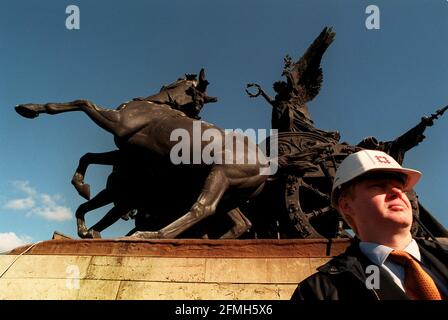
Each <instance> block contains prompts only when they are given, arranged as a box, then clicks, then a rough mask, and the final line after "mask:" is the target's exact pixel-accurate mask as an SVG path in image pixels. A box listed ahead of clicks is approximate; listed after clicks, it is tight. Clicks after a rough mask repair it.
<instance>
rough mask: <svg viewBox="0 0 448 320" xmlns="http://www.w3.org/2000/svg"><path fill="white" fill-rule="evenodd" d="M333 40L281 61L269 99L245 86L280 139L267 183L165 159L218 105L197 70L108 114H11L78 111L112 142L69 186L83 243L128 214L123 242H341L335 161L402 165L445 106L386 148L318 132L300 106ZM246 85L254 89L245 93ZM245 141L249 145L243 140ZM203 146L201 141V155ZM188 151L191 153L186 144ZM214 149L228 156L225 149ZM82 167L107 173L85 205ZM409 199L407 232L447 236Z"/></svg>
mask: <svg viewBox="0 0 448 320" xmlns="http://www.w3.org/2000/svg"><path fill="white" fill-rule="evenodd" d="M334 37H335V33H334V32H333V31H332V29H331V28H324V29H323V31H322V32H321V33H320V34H319V36H318V37H317V38H316V39H315V40H314V41H313V43H312V44H311V45H310V47H309V48H308V49H307V50H306V52H305V54H304V55H303V56H302V57H301V58H300V59H299V60H298V61H297V62H293V61H292V59H291V57H289V56H287V57H286V58H285V60H284V70H283V73H282V76H285V77H286V81H277V82H275V83H274V86H273V87H274V90H275V92H276V95H275V98H271V97H270V96H269V95H268V94H267V93H266V92H265V91H264V90H263V89H262V88H261V86H260V85H258V84H255V83H250V84H248V85H247V89H246V92H247V94H248V95H249V97H251V98H255V97H258V96H262V97H263V98H264V99H265V100H266V101H267V102H268V103H269V104H271V106H272V108H273V109H272V127H273V129H278V132H279V133H278V135H274V136H271V137H269V139H270V140H273V139H275V140H276V142H277V144H276V145H278V159H277V161H278V166H279V171H278V172H277V173H276V174H275V175H274V176H270V177H269V176H267V175H261V174H260V168H261V167H262V165H263V164H262V163H261V162H259V161H258V160H257V162H255V163H253V164H233V163H232V164H226V163H224V164H216V163H215V164H209V163H204V162H201V163H200V164H196V165H186V164H181V165H174V164H173V163H172V162H171V161H170V159H169V153H170V150H171V149H172V148H173V142H172V141H170V133H171V132H172V131H173V130H175V129H176V128H184V129H185V130H187V131H188V132H191V131H192V130H193V129H192V128H193V123H194V121H195V120H196V121H197V120H199V119H200V111H201V109H202V108H203V106H204V105H205V104H206V103H209V102H215V101H217V99H216V98H213V97H209V96H208V95H207V93H206V89H207V85H208V84H209V83H208V81H206V80H205V73H204V71H203V70H201V72H200V74H199V78H198V79H196V75H186V76H185V78H183V79H179V80H178V81H176V82H174V83H173V84H171V85H168V86H164V87H163V88H162V89H161V91H160V92H159V93H158V94H155V95H151V96H149V97H147V98H136V99H134V100H132V101H129V102H127V103H123V104H121V105H120V106H119V107H118V108H117V109H116V110H109V109H104V108H101V107H99V106H96V105H95V104H93V103H91V102H89V101H85V100H76V101H73V102H70V103H48V104H44V105H41V104H24V105H18V106H17V107H16V111H17V112H18V113H19V114H20V115H22V116H24V117H27V118H35V117H37V116H38V115H39V114H40V113H47V114H58V113H62V112H70V111H83V112H84V113H86V114H87V115H88V116H89V117H90V118H91V119H92V120H93V121H94V122H95V123H96V124H97V125H99V126H100V127H102V128H103V129H105V130H106V131H108V132H110V133H112V134H113V135H114V139H115V143H116V145H117V147H118V150H114V151H111V152H106V153H101V154H93V153H88V154H86V155H84V156H83V157H82V158H81V159H80V164H79V166H78V168H77V169H76V172H75V175H74V176H73V179H72V183H73V185H74V186H75V188H76V190H77V191H78V193H79V194H80V195H81V196H82V197H84V198H85V199H87V200H88V201H87V202H86V203H84V204H82V205H80V206H79V208H78V210H77V211H76V217H77V225H78V235H79V236H80V237H82V238H98V237H100V232H101V231H102V230H104V229H105V228H107V227H108V226H110V225H111V224H112V223H114V222H115V221H117V220H118V219H119V218H124V219H128V218H129V217H132V218H135V220H136V227H135V229H133V230H132V231H131V232H130V233H129V234H128V235H130V236H134V237H140V238H176V237H203V238H204V237H210V238H222V239H229V238H238V237H249V238H320V237H324V238H335V237H336V238H337V237H346V236H349V235H348V234H347V232H346V231H345V228H346V227H347V226H345V225H344V223H343V221H342V219H341V218H340V217H339V215H338V213H337V212H336V210H334V209H333V208H332V207H331V205H330V199H329V196H330V190H331V184H332V180H333V176H334V173H335V171H336V168H337V166H338V165H339V163H340V162H341V161H342V160H343V159H344V158H345V157H346V156H347V155H349V154H350V153H353V152H356V151H359V150H360V149H362V148H368V149H379V150H383V151H385V152H387V153H389V154H390V155H391V156H393V157H394V158H395V159H396V160H397V161H398V162H399V163H402V162H403V159H404V155H405V153H406V152H407V151H408V150H409V149H411V148H413V147H414V146H416V145H417V144H418V143H419V142H421V141H422V140H423V139H424V135H423V133H424V131H425V129H426V127H428V126H431V125H432V124H433V121H434V120H435V119H437V117H439V116H441V115H442V114H443V113H444V112H445V111H446V110H447V109H448V106H447V107H444V108H442V109H440V110H438V111H437V112H436V113H434V114H432V115H431V116H430V117H427V118H426V117H424V118H422V121H421V122H420V123H419V124H418V125H417V126H415V127H414V128H412V129H411V130H409V131H408V132H406V133H405V134H403V135H402V136H400V137H398V138H396V139H394V140H391V141H387V142H381V141H377V140H376V139H375V138H374V137H369V138H366V139H364V140H363V141H361V142H360V143H359V144H357V145H349V144H347V143H343V142H340V141H339V139H340V135H339V133H338V132H327V131H324V130H321V129H318V128H316V127H315V126H314V122H313V120H312V119H311V115H310V112H309V110H308V107H307V105H306V103H307V102H309V101H311V100H312V99H313V98H314V97H315V96H316V95H317V94H318V93H319V90H320V88H321V84H322V79H323V72H322V69H321V66H320V63H321V60H322V56H323V54H324V53H325V51H326V50H327V48H328V47H329V45H330V44H331V43H332V41H333V40H334ZM249 88H255V89H256V90H257V91H256V92H255V93H252V92H250V91H249V90H248V89H249ZM200 123H201V124H200V126H201V128H208V129H210V128H212V129H216V130H217V131H218V132H220V134H221V135H222V136H224V132H223V131H222V130H221V129H219V128H217V127H216V126H214V125H212V124H209V123H206V122H200ZM244 142H245V144H248V143H249V142H248V140H247V139H245V140H244ZM205 146H206V144H205V143H202V144H201V146H200V148H201V150H203V149H204V148H205ZM191 148H192V152H193V151H194V150H193V149H194V146H191ZM245 150H246V149H245ZM257 150H258V149H257ZM221 151H222V153H225V152H230V153H232V152H234V150H233V148H232V149H231V150H227V149H226V147H225V146H223V150H221ZM245 156H247V155H245ZM90 164H103V165H110V166H113V172H112V173H111V175H110V176H109V177H108V181H107V184H106V187H105V189H104V190H102V191H101V192H100V193H99V194H97V195H96V196H95V197H93V198H92V199H90V188H89V185H88V184H85V183H84V176H85V173H86V170H87V167H88V165H90ZM198 195H199V196H198ZM410 199H411V200H412V203H413V209H414V215H415V218H416V219H415V225H414V229H413V232H414V235H420V236H422V235H424V236H428V235H432V236H448V232H447V231H446V229H445V228H444V227H443V226H441V225H440V224H439V223H438V222H437V221H436V220H435V219H434V218H433V217H432V216H431V214H430V213H429V212H428V211H427V210H426V209H425V208H424V207H423V206H422V205H421V204H420V202H419V201H418V199H417V197H416V195H415V193H413V194H411V195H410ZM110 203H113V204H114V207H113V208H112V209H111V210H110V211H109V212H108V213H107V214H106V215H105V216H104V217H103V218H102V219H101V220H100V221H99V222H98V223H97V224H95V225H94V226H93V227H91V228H87V226H86V225H85V220H84V216H85V214H86V213H87V212H89V211H91V210H93V209H96V208H99V207H102V206H105V205H107V204H110ZM185 212H187V213H186V214H185ZM214 213H217V214H216V215H214ZM215 216H216V217H215ZM246 216H247V217H246ZM223 218H224V219H227V221H225V220H222V219H223ZM214 219H215V220H214ZM216 219H221V220H218V221H216ZM249 229H250V232H249V233H248V232H246V231H248V230H249ZM153 230H158V231H153Z"/></svg>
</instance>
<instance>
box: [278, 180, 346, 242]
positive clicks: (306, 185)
mask: <svg viewBox="0 0 448 320" xmlns="http://www.w3.org/2000/svg"><path fill="white" fill-rule="evenodd" d="M325 179H326V178H325V177H322V178H317V177H309V178H306V177H297V176H295V175H289V176H288V178H287V182H286V190H285V198H286V199H285V200H286V206H287V210H288V215H289V219H290V221H291V222H292V224H293V227H294V229H295V230H296V231H297V232H298V234H299V236H300V237H301V238H334V237H338V236H340V230H341V227H342V226H341V221H342V220H341V219H340V218H339V214H338V213H337V212H336V211H335V210H334V209H333V208H332V207H331V204H330V196H329V194H330V190H326V189H325V186H327V187H328V182H327V181H326V180H325Z"/></svg>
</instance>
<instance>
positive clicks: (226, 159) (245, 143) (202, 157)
mask: <svg viewBox="0 0 448 320" xmlns="http://www.w3.org/2000/svg"><path fill="white" fill-rule="evenodd" d="M204 127H205V129H204ZM267 133H268V130H266V129H257V130H255V129H247V130H245V131H243V130H242V129H225V130H219V129H217V128H210V127H206V126H205V125H203V122H202V121H194V122H193V127H192V130H191V131H189V130H186V129H183V128H178V129H175V130H173V131H172V132H171V135H170V141H175V142H177V143H176V144H175V145H174V146H173V147H172V148H171V151H170V159H171V162H172V163H173V164H176V165H179V164H242V165H259V166H260V175H273V174H275V173H276V172H277V169H278V163H277V158H278V140H277V139H276V136H277V129H271V130H269V133H270V134H269V136H268V134H267Z"/></svg>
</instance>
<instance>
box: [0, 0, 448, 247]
mask: <svg viewBox="0 0 448 320" xmlns="http://www.w3.org/2000/svg"><path fill="white" fill-rule="evenodd" d="M71 4H74V5H77V6H78V7H79V9H80V30H68V29H67V28H66V27H65V20H66V18H67V16H68V15H67V14H66V13H65V9H66V7H67V6H68V5H71ZM370 4H374V5H377V6H378V7H379V9H380V29H379V30H368V29H367V28H366V27H365V20H366V18H367V16H368V15H367V14H366V13H365V9H366V7H367V6H368V5H370ZM324 26H332V27H333V28H334V30H335V31H336V39H335V41H334V43H333V44H332V45H331V46H330V48H329V50H328V51H327V53H326V54H325V56H324V59H323V63H322V66H323V70H324V83H323V87H322V90H321V93H320V95H319V96H318V97H317V98H316V99H315V100H314V101H313V102H312V103H310V105H309V108H310V111H311V114H312V117H313V119H314V121H315V123H316V125H317V126H318V127H319V128H322V129H325V130H338V131H340V132H341V135H342V140H343V141H347V142H349V143H351V144H356V143H358V142H359V141H360V140H361V139H362V138H363V137H366V136H376V137H377V138H379V139H381V140H391V139H393V138H395V137H396V136H398V135H400V134H401V133H403V132H405V131H406V130H407V129H409V128H411V127H412V126H414V125H415V124H417V123H418V121H419V120H420V117H421V116H423V115H429V114H430V113H431V112H433V111H434V110H436V109H437V108H439V107H442V106H444V105H446V104H448V94H447V84H448V61H447V58H446V57H448V39H447V34H448V1H444V0H431V1H429V0H426V1H424V0H421V1H415V0H395V1H359V0H358V1H348V0H345V1H330V0H328V1H324V0H321V1H298V0H295V1H292V0H290V1H287V0H280V1H267V0H264V1H263V0H257V1H236V0H227V1H205V0H191V1H181V0H173V1H169V2H167V1H162V0H160V1H137V0H132V1H126V2H125V1H105V0H97V1H75V0H72V1H61V0H46V1H37V0H28V1H22V0H14V1H13V0H3V1H1V3H0V41H1V50H0V66H1V68H0V70H1V74H0V108H1V109H0V113H1V116H0V145H1V146H2V149H1V157H0V242H3V244H4V247H5V246H6V245H7V243H8V244H20V243H23V242H29V241H33V242H34V241H38V240H45V239H49V238H50V237H51V235H52V233H53V231H55V230H58V231H60V232H62V233H65V234H67V235H70V236H76V226H75V219H74V217H73V214H74V212H75V210H76V208H77V206H78V205H79V204H81V203H82V201H83V200H82V198H81V197H80V196H78V194H77V192H76V191H75V190H74V189H73V187H72V186H71V184H70V179H71V177H72V174H73V172H74V169H75V167H76V165H77V161H78V159H79V157H80V156H82V155H83V154H84V153H86V152H104V151H109V150H113V149H115V145H114V143H113V138H112V136H111V135H110V134H108V133H107V132H105V131H103V130H102V129H100V128H99V127H97V126H96V125H94V124H93V123H92V122H91V121H90V120H89V119H88V118H87V117H86V116H85V115H84V114H82V113H66V114H63V115H58V116H53V117H51V116H45V115H43V116H41V117H39V118H37V119H35V120H28V119H24V118H21V117H19V116H18V115H17V114H16V113H15V111H14V106H15V105H16V104H19V103H28V102H36V103H44V102H50V101H54V102H63V101H71V100H75V99H78V98H84V99H89V100H91V101H93V102H94V103H96V104H99V105H102V106H104V107H108V108H115V107H116V106H118V105H119V104H120V103H122V102H124V101H127V100H130V99H132V98H133V97H137V96H147V95H149V94H151V93H154V92H156V91H158V90H159V88H160V87H161V85H163V84H167V83H170V82H172V81H173V80H175V79H177V78H178V77H180V76H182V75H183V74H184V73H198V72H199V70H200V68H201V67H204V68H205V69H206V72H207V78H208V80H209V81H210V83H211V84H210V86H209V89H208V92H209V94H210V95H212V96H218V97H219V102H218V103H215V104H211V105H208V106H207V107H206V108H205V109H204V110H203V119H204V120H207V121H209V122H212V123H215V124H217V125H218V126H220V127H222V128H229V129H232V128H233V129H235V128H242V129H246V128H269V127H270V106H269V105H267V104H266V102H264V101H262V100H261V99H260V100H250V99H249V98H248V97H247V95H246V94H245V92H244V88H245V84H246V83H248V82H258V83H259V84H260V85H262V86H263V87H264V88H265V89H267V90H268V91H269V92H271V93H272V89H271V86H272V83H273V82H274V81H276V80H279V79H280V75H281V71H282V64H283V57H284V56H285V55H286V54H290V55H291V56H292V57H293V58H295V59H296V58H298V57H300V56H301V55H302V54H303V52H304V50H305V49H306V48H307V47H308V45H309V44H310V43H311V41H312V40H313V39H314V38H315V37H316V36H317V35H318V34H319V32H320V31H321V30H322V29H323V27H324ZM447 133H448V116H445V118H442V119H440V120H439V121H438V122H436V123H435V125H434V126H433V127H431V128H428V129H427V131H426V136H427V138H426V140H425V141H424V142H422V143H421V144H420V145H419V146H418V147H416V148H414V149H413V150H411V151H410V152H408V153H407V155H406V158H405V165H407V166H410V167H413V168H417V169H419V170H421V171H422V172H423V178H422V180H421V182H420V183H419V185H418V186H417V188H416V191H417V193H418V194H419V197H420V200H421V202H422V203H423V205H424V206H425V207H427V208H428V209H429V210H430V211H431V212H432V213H433V215H434V216H435V217H436V218H437V219H438V220H439V221H440V222H442V223H443V224H444V225H445V226H447V225H448V215H447V208H448V193H447V191H446V181H447V179H448V173H447V167H446V165H445V164H446V163H448V148H447V140H446V137H447ZM109 173H110V168H108V167H100V166H96V167H95V166H92V167H91V168H90V169H89V171H88V174H87V177H86V180H87V181H88V182H89V183H90V184H91V186H92V193H93V194H95V193H96V192H98V191H100V190H101V189H102V188H103V187H104V186H105V181H106V178H107V175H108V174H109ZM106 210H107V208H103V209H99V210H97V211H95V212H93V213H91V214H90V215H89V216H88V217H87V223H88V225H92V224H93V223H95V222H96V221H97V220H98V219H99V218H100V217H101V216H102V215H103V214H104V213H105V212H106ZM131 228H132V222H120V223H117V224H116V225H114V226H113V227H111V228H110V229H108V230H106V231H105V232H104V233H103V236H104V237H116V236H121V235H124V234H125V233H126V232H127V231H129V230H130V229H131Z"/></svg>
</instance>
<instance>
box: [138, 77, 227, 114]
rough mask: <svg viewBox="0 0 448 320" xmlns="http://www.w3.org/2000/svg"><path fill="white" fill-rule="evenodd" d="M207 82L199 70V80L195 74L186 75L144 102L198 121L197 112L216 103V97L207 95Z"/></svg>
mask: <svg viewBox="0 0 448 320" xmlns="http://www.w3.org/2000/svg"><path fill="white" fill-rule="evenodd" d="M208 84H209V82H208V81H207V80H206V79H205V71H204V69H201V71H200V72H199V79H197V75H196V74H186V75H185V77H183V78H180V79H178V80H176V81H175V82H173V83H171V84H168V85H165V86H163V87H162V88H161V89H160V92H159V93H158V94H156V95H154V96H151V97H148V98H147V99H146V100H149V101H152V102H155V103H158V104H167V105H169V106H170V107H171V108H173V109H177V110H180V111H182V112H184V113H185V114H186V115H187V116H189V117H190V118H195V119H200V118H199V112H200V111H201V109H202V108H203V106H204V105H205V104H206V103H210V102H216V101H218V99H217V98H216V97H210V96H208V95H207V92H206V90H207V86H208Z"/></svg>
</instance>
